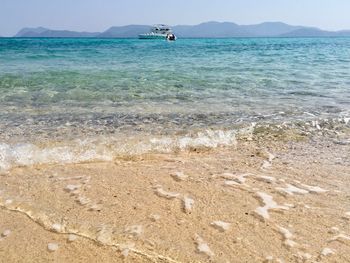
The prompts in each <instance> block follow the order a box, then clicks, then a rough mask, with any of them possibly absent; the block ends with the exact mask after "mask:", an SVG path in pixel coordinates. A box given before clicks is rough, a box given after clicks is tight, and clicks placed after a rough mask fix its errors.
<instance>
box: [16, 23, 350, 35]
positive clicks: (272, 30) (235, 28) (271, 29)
mask: <svg viewBox="0 0 350 263" xmlns="http://www.w3.org/2000/svg"><path fill="white" fill-rule="evenodd" d="M150 29H151V26H149V25H128V26H114V27H111V28H109V29H108V30H106V31H104V32H102V33H97V32H95V33H90V32H75V31H69V30H51V29H47V28H44V27H37V28H23V29H22V30H20V31H19V32H18V33H17V34H16V35H15V37H73V38H74V37H97V38H137V37H138V35H139V34H142V33H147V32H149V31H150ZM173 31H174V33H175V34H176V35H177V36H178V37H180V38H230V37H337V36H350V30H343V31H325V30H321V29H318V28H314V27H303V26H292V25H288V24H285V23H281V22H265V23H261V24H256V25H238V24H235V23H231V22H206V23H202V24H199V25H192V26H189V25H178V26H173Z"/></svg>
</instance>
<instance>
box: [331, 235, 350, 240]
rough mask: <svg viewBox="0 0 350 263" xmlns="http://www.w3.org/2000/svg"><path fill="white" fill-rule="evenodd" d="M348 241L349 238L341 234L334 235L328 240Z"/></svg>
mask: <svg viewBox="0 0 350 263" xmlns="http://www.w3.org/2000/svg"><path fill="white" fill-rule="evenodd" d="M348 240H350V236H347V235H345V234H343V233H342V234H339V235H336V236H335V237H333V238H331V239H330V241H348Z"/></svg>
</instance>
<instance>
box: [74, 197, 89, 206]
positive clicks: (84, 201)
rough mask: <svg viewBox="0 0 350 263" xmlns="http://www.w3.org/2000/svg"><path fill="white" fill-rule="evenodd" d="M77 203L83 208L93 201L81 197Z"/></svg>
mask: <svg viewBox="0 0 350 263" xmlns="http://www.w3.org/2000/svg"><path fill="white" fill-rule="evenodd" d="M77 202H78V203H79V204H81V205H83V206H85V205H87V204H88V203H90V202H91V200H90V199H89V198H87V197H85V196H79V197H78V199H77Z"/></svg>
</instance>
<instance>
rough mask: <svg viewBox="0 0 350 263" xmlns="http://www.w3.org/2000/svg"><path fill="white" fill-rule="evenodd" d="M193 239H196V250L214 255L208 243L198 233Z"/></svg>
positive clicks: (210, 255)
mask: <svg viewBox="0 0 350 263" xmlns="http://www.w3.org/2000/svg"><path fill="white" fill-rule="evenodd" d="M195 241H196V244H197V250H198V252H199V253H203V254H205V255H207V256H209V257H213V256H214V253H213V251H211V249H210V248H209V246H208V244H207V243H206V242H205V241H204V240H203V238H201V237H200V236H199V235H197V234H196V236H195Z"/></svg>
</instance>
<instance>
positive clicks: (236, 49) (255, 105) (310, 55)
mask: <svg viewBox="0 0 350 263" xmlns="http://www.w3.org/2000/svg"><path fill="white" fill-rule="evenodd" d="M349 125H350V38H235V39H179V40H178V41H176V42H167V41H159V40H158V41H152V40H138V39H64V38H56V39H55V38H52V39H47V38H32V39H31V38H24V39H16V38H0V170H5V171H6V170H9V169H11V168H13V167H18V166H28V165H36V164H51V163H80V162H93V161H112V160H114V159H115V158H117V157H119V156H129V155H139V154H147V153H168V152H176V151H184V150H186V149H189V148H192V149H193V148H198V147H205V148H214V147H225V146H231V145H233V144H236V143H237V138H238V137H239V135H242V134H254V131H255V130H256V129H257V127H275V128H276V127H277V128H278V129H282V130H283V129H292V130H295V131H297V132H299V133H308V132H315V133H322V132H323V133H324V132H325V131H327V132H334V133H337V132H339V130H341V129H343V128H349Z"/></svg>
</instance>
